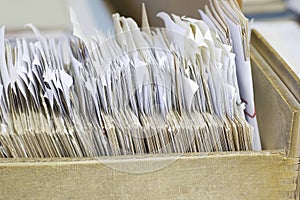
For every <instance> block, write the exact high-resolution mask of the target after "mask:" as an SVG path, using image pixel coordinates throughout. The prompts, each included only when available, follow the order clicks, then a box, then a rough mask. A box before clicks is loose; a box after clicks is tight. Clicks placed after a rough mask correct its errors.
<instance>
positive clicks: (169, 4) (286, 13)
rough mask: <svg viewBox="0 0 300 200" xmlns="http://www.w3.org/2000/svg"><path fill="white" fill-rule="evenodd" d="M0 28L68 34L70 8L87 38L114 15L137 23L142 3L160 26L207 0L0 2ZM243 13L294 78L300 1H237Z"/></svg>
mask: <svg viewBox="0 0 300 200" xmlns="http://www.w3.org/2000/svg"><path fill="white" fill-rule="evenodd" d="M0 2H1V6H0V25H1V26H3V25H6V36H7V37H10V36H12V37H13V36H15V35H16V34H18V35H19V34H21V35H22V36H25V35H26V34H31V33H32V32H31V30H29V29H28V28H24V25H25V24H28V23H32V24H34V25H36V26H37V27H38V28H39V30H40V31H41V32H44V33H47V34H61V33H72V24H71V22H70V17H69V7H71V8H72V9H73V10H74V12H75V14H76V16H77V18H78V21H79V23H80V24H81V27H82V30H83V32H84V33H86V34H93V33H94V31H95V29H98V30H101V31H103V32H108V31H110V32H111V33H112V32H113V22H112V18H111V15H112V14H113V13H115V12H119V13H120V14H121V15H124V16H126V17H129V16H130V17H132V18H134V19H135V20H136V21H137V22H138V23H139V24H141V23H140V20H141V7H142V2H144V3H145V4H146V10H147V13H148V17H149V22H150V26H152V27H157V26H161V25H162V21H161V20H160V19H158V18H156V13H157V12H159V11H166V12H168V13H174V14H177V15H185V16H189V17H194V18H198V19H200V15H199V14H198V11H197V10H198V9H201V8H203V7H204V5H205V4H207V3H208V0H198V1H195V0H184V1H183V0H22V1H20V0H0ZM241 4H242V9H243V12H244V13H245V15H246V16H247V17H248V18H250V19H254V22H253V24H252V27H253V28H255V29H257V30H259V32H261V34H262V35H263V36H264V37H265V38H266V39H267V40H268V42H269V43H271V45H272V46H273V47H274V48H275V49H276V50H277V51H278V52H279V54H280V55H281V56H282V57H283V58H284V59H285V60H286V62H287V63H288V64H289V65H290V66H295V67H296V73H297V74H299V77H300V56H298V55H297V54H298V53H299V52H300V28H299V19H300V18H299V16H300V0H242V3H241Z"/></svg>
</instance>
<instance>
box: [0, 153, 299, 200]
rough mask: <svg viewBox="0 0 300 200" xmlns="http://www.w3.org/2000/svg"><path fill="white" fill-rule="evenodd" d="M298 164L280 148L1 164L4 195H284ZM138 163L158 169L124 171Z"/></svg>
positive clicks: (292, 184) (290, 193)
mask: <svg viewBox="0 0 300 200" xmlns="http://www.w3.org/2000/svg"><path fill="white" fill-rule="evenodd" d="M174 158H176V159H174ZM169 161H171V162H170V163H169V164H168V165H166V166H164V167H161V163H168V162H169ZM0 162H3V159H2V160H0ZM112 163H114V164H113V165H111V164H112ZM296 163H297V159H293V158H286V157H285V154H284V153H283V152H281V151H273V152H272V151H265V152H242V153H230V152H228V153H221V154H216V153H215V154H212V155H208V156H197V155H186V156H180V157H174V156H172V155H169V156H162V157H160V156H152V157H150V158H147V157H144V158H143V157H140V158H123V159H122V157H119V158H115V159H111V158H110V159H108V158H107V159H101V160H99V159H83V160H74V159H65V160H62V159H57V160H56V159H53V160H51V161H50V160H46V161H40V162H34V161H32V160H31V161H25V162H15V161H14V160H9V161H8V160H6V161H4V162H3V163H1V165H0V185H5V187H0V194H1V198H3V199H24V198H26V199H175V198H180V199H286V198H288V197H292V196H293V191H294V190H295V188H296V184H295V180H296V176H297V172H296V171H295V170H296V169H297V167H296ZM135 165H141V166H144V167H145V166H148V167H150V166H152V167H154V168H153V169H154V170H152V171H149V172H147V173H139V172H138V171H136V173H129V172H127V171H126V169H130V168H131V167H130V166H135ZM116 168H117V169H118V170H116ZM155 168H156V169H155ZM122 169H123V170H122ZM124 169H125V170H124Z"/></svg>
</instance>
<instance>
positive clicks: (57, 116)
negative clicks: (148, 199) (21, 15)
mask: <svg viewBox="0 0 300 200" xmlns="http://www.w3.org/2000/svg"><path fill="white" fill-rule="evenodd" d="M142 13H143V24H142V27H138V25H137V23H136V22H135V21H134V20H133V19H132V18H126V17H123V16H120V15H119V14H114V15H113V16H112V17H113V21H114V27H115V34H104V33H102V32H99V31H98V32H95V34H94V35H90V36H88V35H85V34H83V31H82V30H81V28H80V24H79V23H78V21H77V19H76V15H75V14H74V12H73V10H72V9H70V16H71V21H72V23H73V35H65V36H63V37H59V38H52V37H46V36H44V35H42V34H41V33H40V32H39V31H38V29H37V28H36V27H35V26H34V25H32V24H28V25H27V27H29V28H31V29H32V31H33V33H34V38H31V39H25V38H15V39H13V40H8V39H6V38H5V27H2V28H1V30H0V70H1V79H0V120H1V132H0V157H4V158H6V157H14V158H16V157H92V156H116V155H133V154H159V153H186V152H212V151H243V150H260V149H261V145H260V140H259V131H258V126H257V122H256V116H255V115H256V113H255V106H254V98H253V86H252V75H251V67H250V46H249V44H250V27H249V26H250V25H249V21H248V19H247V18H245V17H244V16H243V14H242V12H241V11H240V9H239V7H238V5H237V3H236V2H235V1H234V0H222V1H216V0H212V1H210V4H209V5H208V6H206V7H205V9H204V10H199V14H200V15H199V19H193V18H189V17H185V16H177V15H174V14H170V15H169V14H168V13H165V12H160V13H158V14H157V17H159V18H161V19H162V20H163V21H164V24H165V27H164V28H152V27H151V28H150V26H149V24H148V20H147V15H146V9H145V7H143V12H142ZM200 18H201V19H200Z"/></svg>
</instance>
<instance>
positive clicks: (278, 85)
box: [251, 45, 300, 158]
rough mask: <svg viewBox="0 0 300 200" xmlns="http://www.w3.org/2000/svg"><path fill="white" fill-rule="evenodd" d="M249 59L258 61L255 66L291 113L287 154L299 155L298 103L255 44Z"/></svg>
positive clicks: (299, 112)
mask: <svg viewBox="0 0 300 200" xmlns="http://www.w3.org/2000/svg"><path fill="white" fill-rule="evenodd" d="M251 59H252V60H253V61H254V62H255V63H260V64H259V65H257V67H258V68H259V69H260V71H261V72H262V73H263V74H264V75H265V77H266V78H267V80H268V81H269V82H270V83H271V84H272V85H273V86H274V89H275V90H276V91H277V92H278V94H280V96H281V97H282V99H283V101H284V102H285V103H286V105H288V107H289V108H290V111H291V113H292V117H293V119H292V123H291V124H290V130H291V132H290V136H289V146H288V147H287V155H288V156H289V157H295V158H299V157H300V152H299V146H300V132H299V131H300V127H299V119H300V118H299V115H300V103H299V102H298V100H297V99H296V98H295V97H294V96H293V95H292V94H291V92H290V90H289V89H288V88H287V86H286V85H285V84H284V83H283V82H282V81H281V79H280V78H279V77H278V76H277V75H276V73H275V72H274V71H273V69H272V68H271V67H270V65H269V64H268V63H267V61H266V60H265V59H264V58H263V57H262V55H261V54H260V52H259V51H258V50H257V49H256V47H255V45H253V46H252V47H251Z"/></svg>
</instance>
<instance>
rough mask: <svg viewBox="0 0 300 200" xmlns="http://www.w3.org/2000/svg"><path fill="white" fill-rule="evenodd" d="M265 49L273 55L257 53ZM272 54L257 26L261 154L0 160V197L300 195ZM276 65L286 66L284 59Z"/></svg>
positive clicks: (286, 100) (298, 139)
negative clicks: (271, 61)
mask: <svg viewBox="0 0 300 200" xmlns="http://www.w3.org/2000/svg"><path fill="white" fill-rule="evenodd" d="M263 46H264V48H265V51H267V50H270V52H271V53H270V54H266V55H265V54H261V53H260V52H261V51H263V49H262V50H261V51H260V49H259V48H262V47H263ZM274 56H275V58H278V55H277V54H276V52H273V51H272V48H271V47H270V46H269V45H268V44H267V43H266V42H265V41H264V40H263V38H261V37H260V36H259V34H258V33H257V32H255V31H254V32H253V39H252V49H251V59H252V67H253V77H254V80H253V81H254V87H255V88H254V89H255V97H256V99H255V100H256V106H257V115H258V123H259V128H260V132H261V139H262V145H263V148H264V149H265V150H264V151H260V152H222V153H209V154H185V155H149V156H135V157H129V156H124V157H110V158H82V159H79V158H76V159H75V158H65V159H59V158H57V159H0V185H1V187H0V199H177V198H179V199H299V183H298V188H297V181H298V182H299V175H298V163H299V155H300V151H299V149H300V104H299V100H298V99H297V98H296V97H295V95H293V92H292V89H291V86H287V84H285V82H284V81H282V79H281V78H280V77H279V76H278V75H277V74H276V73H275V72H274V70H273V69H272V67H271V66H270V59H274ZM277 65H278V66H281V67H286V66H285V64H284V63H283V61H282V60H281V59H278V63H277ZM296 87H297V86H296ZM298 92H299V91H298ZM297 177H298V180H297Z"/></svg>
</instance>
